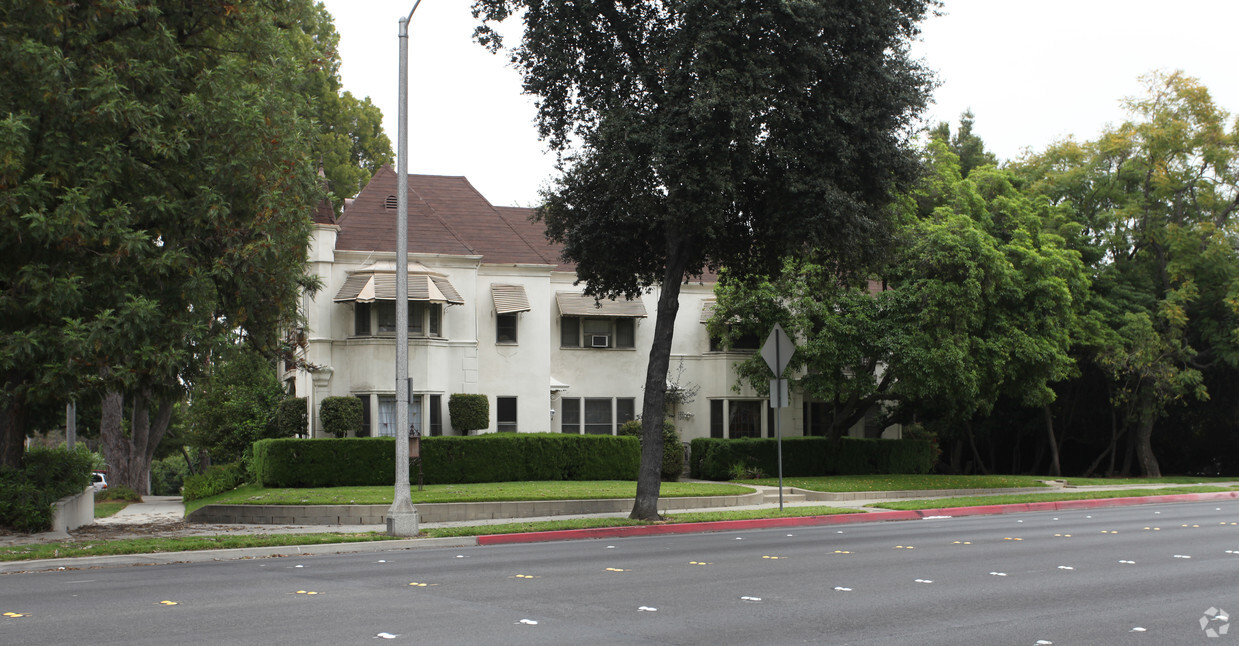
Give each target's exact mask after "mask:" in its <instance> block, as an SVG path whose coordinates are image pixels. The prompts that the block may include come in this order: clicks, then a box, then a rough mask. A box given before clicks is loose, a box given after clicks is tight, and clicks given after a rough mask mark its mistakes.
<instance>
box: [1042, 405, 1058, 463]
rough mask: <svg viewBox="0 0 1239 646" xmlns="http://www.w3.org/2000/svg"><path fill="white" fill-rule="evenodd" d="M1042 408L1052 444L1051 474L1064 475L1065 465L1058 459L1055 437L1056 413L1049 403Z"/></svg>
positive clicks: (1048, 438) (1048, 437)
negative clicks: (1051, 410) (1052, 411)
mask: <svg viewBox="0 0 1239 646" xmlns="http://www.w3.org/2000/svg"><path fill="white" fill-rule="evenodd" d="M1041 410H1042V412H1043V413H1044V414H1045V434H1046V436H1047V437H1046V440H1047V441H1048V443H1049V445H1050V475H1051V476H1054V477H1056V478H1057V477H1058V476H1061V475H1063V467H1062V465H1061V464H1059V461H1058V440H1057V439H1055V437H1054V414H1053V413H1051V412H1050V407H1049V405H1046V406H1042V407H1041Z"/></svg>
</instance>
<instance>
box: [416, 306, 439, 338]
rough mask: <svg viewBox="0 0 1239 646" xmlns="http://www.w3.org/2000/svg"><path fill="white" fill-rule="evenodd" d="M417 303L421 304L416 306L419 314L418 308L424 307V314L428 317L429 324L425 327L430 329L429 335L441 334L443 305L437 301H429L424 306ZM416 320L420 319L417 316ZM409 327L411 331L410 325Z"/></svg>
mask: <svg viewBox="0 0 1239 646" xmlns="http://www.w3.org/2000/svg"><path fill="white" fill-rule="evenodd" d="M418 305H419V306H421V307H419V308H418V311H419V316H420V310H421V309H423V308H424V309H426V315H427V316H428V317H429V318H430V324H429V326H428V327H427V329H428V330H430V336H434V337H438V336H443V306H442V305H440V304H438V303H430V304H429V305H428V306H424V305H422V304H421V303H418ZM418 320H419V321H420V320H421V319H420V318H419V319H418ZM409 329H410V331H412V326H410V328H409Z"/></svg>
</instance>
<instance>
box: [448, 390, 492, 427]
mask: <svg viewBox="0 0 1239 646" xmlns="http://www.w3.org/2000/svg"><path fill="white" fill-rule="evenodd" d="M447 413H448V415H450V416H451V418H452V428H454V429H456V430H458V431H460V432H461V433H464V434H468V433H469V431H479V430H482V429H484V428H487V427H489V426H490V400H488V399H487V398H486V395H473V394H467V393H455V394H453V395H452V396H451V397H448V399H447Z"/></svg>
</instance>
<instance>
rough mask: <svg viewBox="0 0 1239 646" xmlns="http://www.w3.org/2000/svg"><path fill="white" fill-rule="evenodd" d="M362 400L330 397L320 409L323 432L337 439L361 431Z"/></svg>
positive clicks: (319, 416)
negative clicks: (350, 432)
mask: <svg viewBox="0 0 1239 646" xmlns="http://www.w3.org/2000/svg"><path fill="white" fill-rule="evenodd" d="M361 415H362V411H361V400H360V399H357V398H356V397H328V398H326V399H324V400H323V403H322V404H321V405H319V407H318V421H319V422H320V423H321V424H322V427H323V430H324V431H326V432H328V433H331V434H332V435H334V436H336V437H344V436H345V435H347V434H348V432H349V431H352V432H354V433H356V432H357V431H360V430H361V422H362V419H361Z"/></svg>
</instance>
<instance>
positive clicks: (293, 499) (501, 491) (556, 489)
mask: <svg viewBox="0 0 1239 646" xmlns="http://www.w3.org/2000/svg"><path fill="white" fill-rule="evenodd" d="M393 492H394V489H393V487H391V486H382V487H324V488H307V489H292V488H285V489H264V488H262V487H259V486H257V485H252V484H251V485H243V486H241V487H238V488H236V489H233V490H232V491H227V492H224V493H222V494H219V495H217V496H212V497H210V498H203V499H201V500H193V501H189V502H187V503H186V504H185V513H187V514H188V513H191V512H193V511H194V510H195V509H198V508H200V507H202V506H203V505H211V504H214V505H390V504H391V502H392V495H393ZM752 492H753V489H752V488H750V487H745V486H742V485H736V484H728V483H714V482H711V483H699V482H664V483H662V487H661V488H660V493H659V495H660V496H661V497H664V498H681V497H686V496H736V495H743V494H748V493H752ZM410 494H411V496H412V498H413V502H414V504H417V503H438V502H498V501H512V500H596V499H602V498H632V497H634V496H636V495H637V483H636V482H633V481H628V480H604V481H582V482H561V481H550V482H483V483H471V484H454V485H426V486H425V488H424V490H423V491H418V490H417V486H416V485H414V486H413V488H412V491H411V492H410Z"/></svg>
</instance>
